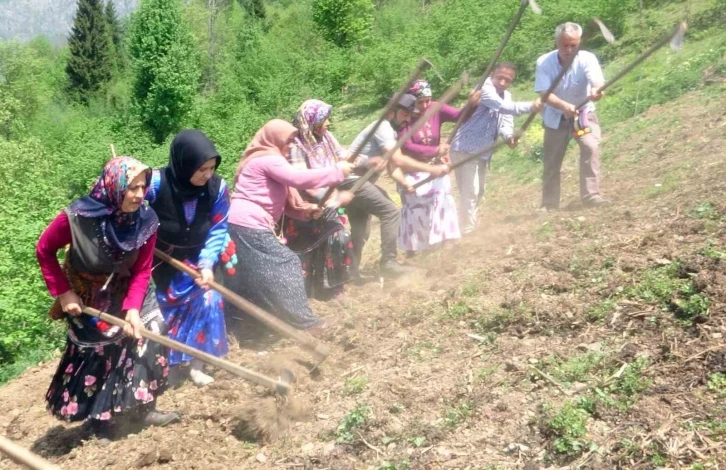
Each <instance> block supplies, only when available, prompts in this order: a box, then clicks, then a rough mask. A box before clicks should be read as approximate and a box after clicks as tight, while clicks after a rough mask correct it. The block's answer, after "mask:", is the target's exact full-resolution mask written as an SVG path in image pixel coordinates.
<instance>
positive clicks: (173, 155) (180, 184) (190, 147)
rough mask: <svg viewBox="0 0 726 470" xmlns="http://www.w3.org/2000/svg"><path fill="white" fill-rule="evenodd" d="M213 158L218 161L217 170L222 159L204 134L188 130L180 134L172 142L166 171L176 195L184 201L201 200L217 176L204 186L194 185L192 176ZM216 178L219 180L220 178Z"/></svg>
mask: <svg viewBox="0 0 726 470" xmlns="http://www.w3.org/2000/svg"><path fill="white" fill-rule="evenodd" d="M213 158H214V159H216V160H217V162H216V165H215V166H214V169H215V170H216V169H217V168H219V164H220V163H222V157H221V156H220V155H219V152H217V149H216V148H215V147H214V144H213V143H212V141H211V140H209V138H208V137H207V136H206V135H205V134H204V132H202V131H200V130H197V129H186V130H183V131H181V132H180V133H178V134H177V135H176V137H174V140H172V141H171V149H170V151H169V165H168V166H167V167H166V168H165V169H164V172H165V174H166V178H167V180H168V181H169V183H170V184H171V188H172V191H173V192H174V194H176V195H178V196H180V198H181V199H182V201H191V200H193V199H197V198H199V196H200V195H201V194H202V193H203V192H204V191H205V190H206V189H208V186H209V183H210V182H212V180H213V179H214V178H215V176H216V175H215V176H213V177H212V178H210V179H209V181H207V184H205V185H204V186H195V185H193V184H192V183H191V179H192V176H194V173H196V171H197V170H199V168H201V167H202V165H204V164H205V163H207V162H208V161H209V160H211V159H213ZM216 177H217V178H219V176H216Z"/></svg>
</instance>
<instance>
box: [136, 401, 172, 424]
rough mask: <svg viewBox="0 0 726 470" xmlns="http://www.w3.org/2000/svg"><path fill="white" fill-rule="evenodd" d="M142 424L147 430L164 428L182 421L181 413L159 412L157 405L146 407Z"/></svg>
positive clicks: (142, 414)
mask: <svg viewBox="0 0 726 470" xmlns="http://www.w3.org/2000/svg"><path fill="white" fill-rule="evenodd" d="M140 417H141V424H142V425H143V426H144V427H145V428H147V427H150V426H159V427H162V428H163V427H164V426H168V425H169V424H172V423H176V422H177V421H179V420H181V416H179V413H176V412H174V411H166V412H164V411H157V410H156V405H155V404H152V406H149V407H146V408H145V409H144V410H143V411H141V416H140Z"/></svg>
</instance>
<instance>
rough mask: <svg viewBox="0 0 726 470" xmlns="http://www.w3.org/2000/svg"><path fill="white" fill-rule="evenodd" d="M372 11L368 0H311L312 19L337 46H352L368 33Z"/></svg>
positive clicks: (371, 20)
mask: <svg viewBox="0 0 726 470" xmlns="http://www.w3.org/2000/svg"><path fill="white" fill-rule="evenodd" d="M372 12H373V3H372V2H371V1H370V0H313V21H314V22H315V24H317V25H318V27H320V29H321V32H322V34H323V36H324V37H325V39H327V40H328V41H330V42H332V43H334V44H335V45H336V46H338V47H349V46H352V45H354V44H356V43H358V42H359V41H361V40H362V39H364V38H365V37H366V36H367V35H368V32H369V30H370V28H371V23H372V22H373V15H372Z"/></svg>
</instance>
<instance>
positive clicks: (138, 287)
mask: <svg viewBox="0 0 726 470" xmlns="http://www.w3.org/2000/svg"><path fill="white" fill-rule="evenodd" d="M150 179H151V169H150V168H149V167H148V166H146V165H144V164H142V163H140V162H139V161H137V160H134V159H133V158H129V157H119V158H114V159H113V160H111V161H109V162H108V163H107V164H106V166H105V167H104V169H103V173H102V174H101V176H100V177H99V178H98V180H97V181H96V184H95V185H94V186H93V188H92V189H91V192H90V194H89V195H88V196H86V197H82V198H80V199H77V200H75V201H73V202H72V203H71V204H70V206H68V208H67V209H65V210H64V211H63V212H61V213H60V214H59V215H58V216H57V217H56V218H55V219H54V220H53V222H51V224H50V225H49V226H48V228H46V230H45V231H44V232H43V234H42V235H41V236H40V240H39V241H38V246H37V257H38V263H39V264H40V269H41V271H42V273H43V277H44V278H45V282H46V284H47V286H48V290H49V291H50V294H51V295H53V296H55V297H56V302H55V303H54V305H53V307H52V308H51V311H50V314H51V317H53V318H55V319H61V318H65V320H66V321H67V323H68V340H67V343H66V350H65V353H64V354H63V357H62V358H61V361H60V364H59V365H58V370H57V371H56V373H55V376H54V377H53V380H52V381H51V384H50V388H49V389H48V393H47V394H46V400H47V402H48V409H49V411H50V412H51V413H52V414H54V415H55V416H57V417H58V418H61V419H63V420H66V421H82V420H85V419H87V418H90V419H91V423H92V425H93V427H95V428H96V431H104V430H105V428H106V427H105V426H103V424H104V423H107V422H108V420H110V419H111V417H113V416H115V415H117V414H119V413H122V412H123V413H126V412H128V411H129V410H135V411H137V412H138V414H136V415H135V416H136V417H138V418H140V419H142V420H143V423H144V424H145V425H159V426H163V425H166V424H169V423H171V422H173V421H175V420H177V419H179V416H178V415H177V414H176V413H161V412H158V411H155V409H154V405H155V403H156V402H155V399H156V397H158V396H159V395H161V393H163V391H164V389H165V388H166V377H167V374H168V372H169V368H168V365H167V356H168V351H167V349H166V348H163V347H162V346H160V345H159V344H157V343H153V342H150V341H148V340H143V339H141V335H140V334H139V330H140V329H141V328H142V325H145V326H146V328H148V329H150V330H152V331H155V332H157V333H164V332H165V331H164V330H165V325H164V320H163V319H162V318H161V314H160V312H159V307H158V305H157V303H156V297H155V294H154V290H153V288H150V287H149V278H150V277H151V264H152V259H153V252H154V242H155V241H156V230H157V227H158V225H159V221H158V218H157V217H156V214H155V213H154V211H153V210H152V209H150V208H149V207H147V206H146V205H144V203H143V201H144V195H145V193H146V191H147V189H148V187H149V182H150ZM68 244H70V249H69V250H67V251H66V259H65V263H64V264H63V267H61V266H60V265H59V263H58V260H57V258H56V252H57V251H58V250H60V249H61V248H63V247H64V246H66V245H68ZM84 305H89V306H92V307H95V308H97V309H99V310H102V311H105V312H107V313H109V314H111V315H115V316H118V317H125V319H126V321H127V322H129V324H130V325H131V326H130V327H127V328H125V329H123V330H122V329H120V328H119V327H116V326H112V325H110V324H108V323H106V322H104V321H101V320H99V319H97V318H95V317H91V316H86V315H83V314H82V311H81V310H82V308H83V306H84ZM122 312H123V313H122Z"/></svg>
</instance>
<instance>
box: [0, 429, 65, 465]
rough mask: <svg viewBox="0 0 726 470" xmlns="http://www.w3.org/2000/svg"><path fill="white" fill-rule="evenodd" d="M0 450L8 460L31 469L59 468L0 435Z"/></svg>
mask: <svg viewBox="0 0 726 470" xmlns="http://www.w3.org/2000/svg"><path fill="white" fill-rule="evenodd" d="M0 451H1V452H2V453H3V454H5V455H6V456H7V457H8V458H9V459H10V460H12V461H13V462H15V463H18V464H20V465H25V466H26V467H28V468H32V469H33V470H59V469H60V467H58V466H56V465H53V464H52V463H50V462H48V461H47V460H45V459H44V458H42V457H40V456H39V455H36V454H34V453H32V452H31V451H29V450H28V449H26V448H24V447H21V446H19V445H17V444H16V443H14V442H13V441H11V440H10V439H7V438H4V437H2V436H0Z"/></svg>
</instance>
